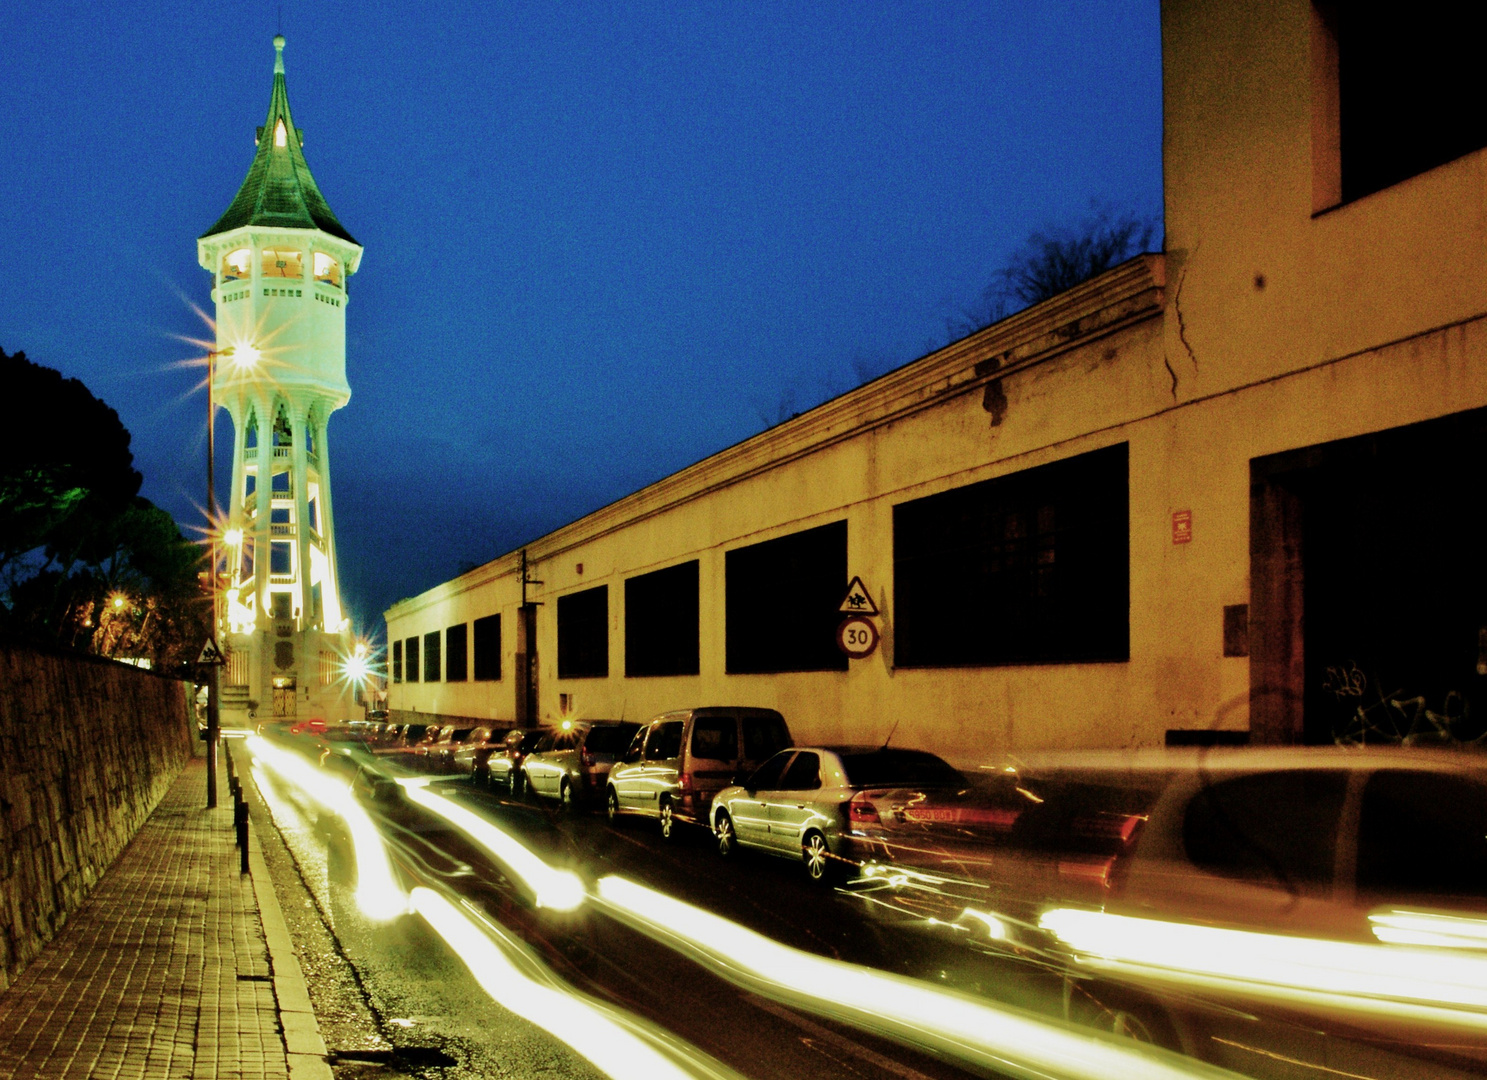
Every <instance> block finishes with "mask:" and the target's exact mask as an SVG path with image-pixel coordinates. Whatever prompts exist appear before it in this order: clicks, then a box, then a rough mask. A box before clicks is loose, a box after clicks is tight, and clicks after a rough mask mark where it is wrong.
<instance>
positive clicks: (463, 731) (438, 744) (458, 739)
mask: <svg viewBox="0 0 1487 1080" xmlns="http://www.w3.org/2000/svg"><path fill="white" fill-rule="evenodd" d="M474 731H475V729H474V728H473V727H455V726H454V725H453V724H448V725H446V726H445V728H444V730H443V731H442V732H441V733H440V734H439V737H438V738H437V739H435V740H434V741H433V742H431V743H429V744H428V746H427V748H426V749H425V750H424V763H423V769H424V771H425V772H432V773H439V774H441V775H447V774H449V773H453V772H454V755H455V753H456V752H457V751H458V750H459V748H460V747H461V746H463V745H464V744H465V742H466V740H468V739H469V738H470V735H471V733H473V732H474Z"/></svg>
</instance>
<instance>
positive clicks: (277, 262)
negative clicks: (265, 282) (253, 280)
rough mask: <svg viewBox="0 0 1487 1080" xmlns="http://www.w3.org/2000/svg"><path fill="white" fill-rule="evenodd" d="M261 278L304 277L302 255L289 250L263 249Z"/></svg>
mask: <svg viewBox="0 0 1487 1080" xmlns="http://www.w3.org/2000/svg"><path fill="white" fill-rule="evenodd" d="M263 276H264V277H266V278H302V277H304V276H305V269H304V255H303V253H302V252H298V251H294V250H291V249H290V248H264V249H263Z"/></svg>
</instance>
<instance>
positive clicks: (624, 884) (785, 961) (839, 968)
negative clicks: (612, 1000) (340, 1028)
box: [598, 877, 1235, 1080]
mask: <svg viewBox="0 0 1487 1080" xmlns="http://www.w3.org/2000/svg"><path fill="white" fill-rule="evenodd" d="M598 891H599V899H600V900H601V901H603V902H604V903H605V904H606V905H607V906H608V907H609V908H610V909H611V910H612V911H613V912H615V913H616V915H617V917H624V916H629V918H628V919H626V921H628V922H632V924H639V926H640V927H641V928H642V929H643V930H645V932H647V933H648V934H650V935H651V936H652V937H654V938H656V939H657V940H659V941H663V942H665V943H667V944H669V945H671V946H672V947H673V948H676V949H678V950H680V951H683V952H686V953H688V954H689V955H692V956H693V957H694V958H696V959H698V960H699V962H701V963H703V964H704V965H705V966H707V967H709V968H710V969H711V970H713V971H715V972H716V973H718V974H720V975H722V976H723V977H724V978H728V979H730V980H732V981H734V982H742V983H745V984H746V985H748V986H749V988H750V989H752V990H754V991H755V992H756V993H760V994H762V995H764V996H767V997H772V998H775V999H776V1000H786V1001H788V1002H790V1003H792V1004H795V1005H797V1006H800V1007H804V1008H807V1009H809V1010H810V1011H812V1012H816V1013H818V1014H821V1015H826V1016H830V1017H833V1018H835V1019H838V1020H842V1021H845V1022H848V1023H852V1024H854V1025H855V1026H858V1027H861V1028H863V1029H865V1030H868V1031H874V1032H879V1033H882V1034H887V1035H890V1036H893V1037H897V1038H902V1039H904V1040H905V1041H908V1042H913V1043H916V1044H918V1045H921V1046H928V1047H931V1048H933V1049H935V1050H937V1051H940V1052H942V1053H945V1054H948V1055H953V1056H955V1057H957V1058H960V1059H962V1060H970V1061H974V1062H977V1063H979V1064H981V1065H984V1066H988V1067H990V1068H993V1069H996V1070H998V1071H1001V1072H1010V1073H1012V1074H1014V1075H1018V1076H1023V1077H1038V1078H1040V1080H1042V1078H1046V1077H1049V1076H1057V1077H1064V1078H1067V1080H1124V1078H1129V1080H1174V1078H1177V1077H1184V1078H1191V1077H1230V1078H1232V1077H1234V1075H1235V1074H1233V1073H1230V1072H1227V1071H1225V1070H1222V1069H1217V1068H1214V1067H1213V1066H1209V1065H1204V1064H1201V1063H1198V1062H1194V1061H1191V1060H1189V1059H1187V1058H1182V1057H1179V1056H1178V1055H1175V1054H1169V1053H1165V1052H1163V1051H1160V1050H1152V1049H1148V1048H1146V1047H1143V1046H1139V1045H1138V1044H1136V1043H1125V1042H1118V1041H1115V1040H1114V1039H1102V1038H1100V1037H1098V1036H1096V1035H1095V1034H1094V1033H1093V1032H1089V1031H1086V1030H1079V1029H1075V1028H1073V1027H1071V1026H1065V1025H1062V1024H1059V1023H1056V1022H1054V1021H1051V1020H1044V1019H1041V1018H1036V1017H1033V1016H1031V1015H1028V1014H1024V1013H1021V1012H1018V1011H1014V1010H1012V1009H1006V1008H999V1007H997V1006H994V1005H992V1004H990V1003H987V1002H981V1001H975V1000H972V999H970V998H968V997H962V996H960V995H958V994H954V993H949V992H947V991H944V990H940V989H938V988H937V987H933V986H929V985H927V984H925V983H920V982H916V981H914V980H912V979H905V978H900V977H898V976H895V975H889V974H886V973H884V972H880V971H874V970H872V969H871V968H864V967H859V966H857V965H855V964H848V963H845V962H843V961H840V960H830V959H827V958H825V957H820V956H815V955H813V954H811V953H807V952H802V951H801V950H799V949H793V948H790V947H789V946H787V945H782V944H780V943H779V942H777V941H772V940H770V939H769V938H767V937H765V936H763V935H762V934H758V933H755V932H754V931H752V930H748V929H745V928H744V927H742V926H739V925H738V924H737V923H733V922H730V921H729V920H727V919H724V918H722V917H721V916H718V915H714V914H712V913H711V912H707V911H703V910H702V909H700V908H696V907H693V906H691V905H690V904H685V903H683V902H682V901H680V900H675V899H673V898H671V897H669V896H666V895H664V894H662V893H658V892H655V891H654V890H651V889H648V888H646V887H644V886H642V885H638V884H636V883H634V882H632V881H627V880H625V879H624V878H619V877H606V878H603V879H601V880H600V881H599V883H598Z"/></svg>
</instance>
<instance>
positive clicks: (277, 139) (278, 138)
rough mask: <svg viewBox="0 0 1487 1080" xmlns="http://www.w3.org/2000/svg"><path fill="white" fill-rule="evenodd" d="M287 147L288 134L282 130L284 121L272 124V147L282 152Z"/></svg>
mask: <svg viewBox="0 0 1487 1080" xmlns="http://www.w3.org/2000/svg"><path fill="white" fill-rule="evenodd" d="M288 145H289V132H287V131H286V130H284V121H283V120H279V121H277V122H276V123H275V124H274V146H275V147H276V148H277V149H280V150H282V149H284V148H285V147H286V146H288Z"/></svg>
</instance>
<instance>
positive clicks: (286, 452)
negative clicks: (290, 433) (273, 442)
mask: <svg viewBox="0 0 1487 1080" xmlns="http://www.w3.org/2000/svg"><path fill="white" fill-rule="evenodd" d="M293 450H294V447H292V446H276V447H274V457H276V458H287V457H290V456H291V451H293Z"/></svg>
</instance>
